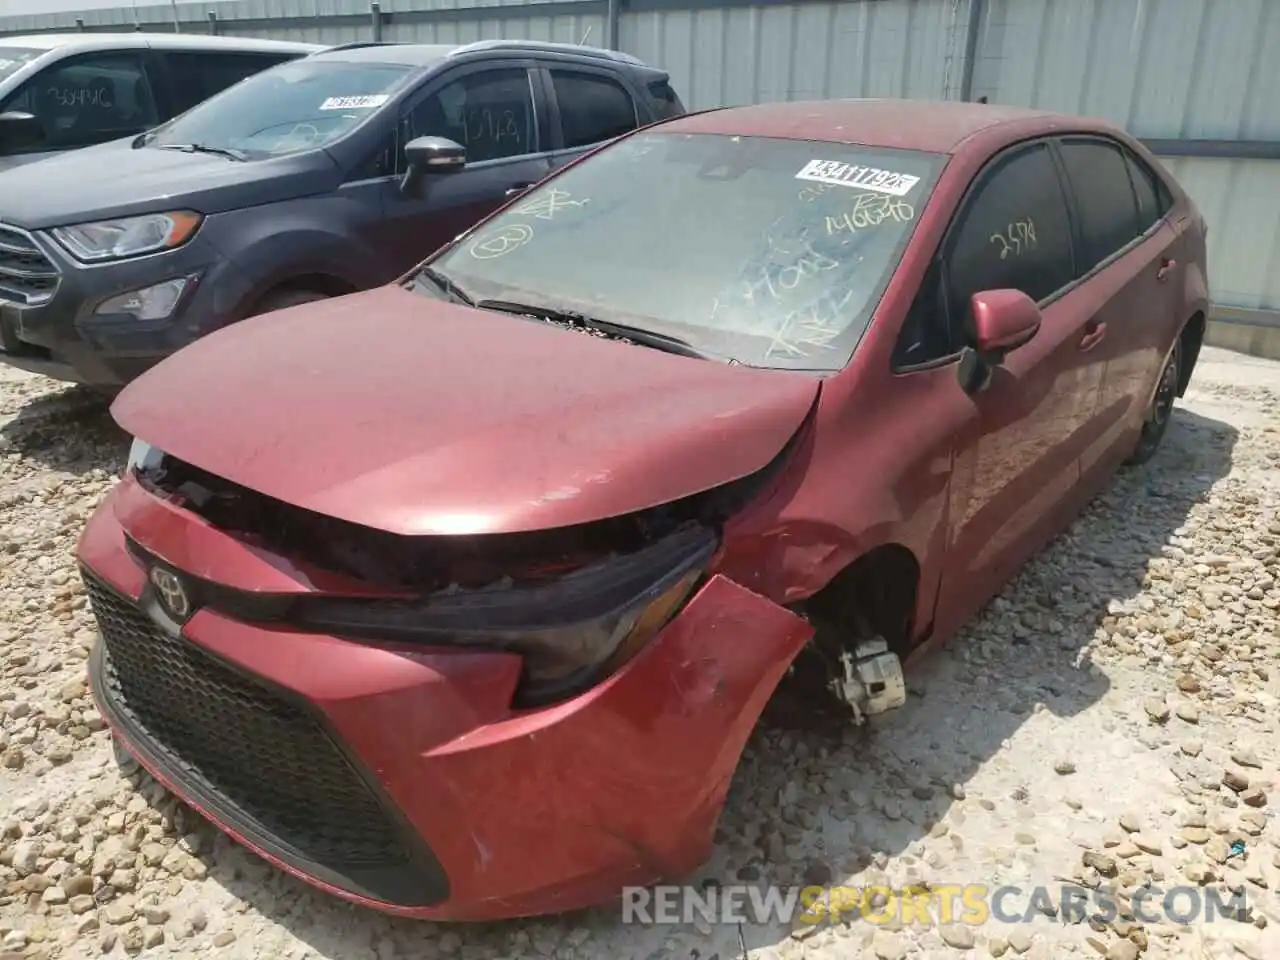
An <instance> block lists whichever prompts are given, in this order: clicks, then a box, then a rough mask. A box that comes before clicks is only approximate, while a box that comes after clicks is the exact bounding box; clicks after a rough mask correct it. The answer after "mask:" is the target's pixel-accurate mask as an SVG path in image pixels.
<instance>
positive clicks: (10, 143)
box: [0, 110, 44, 150]
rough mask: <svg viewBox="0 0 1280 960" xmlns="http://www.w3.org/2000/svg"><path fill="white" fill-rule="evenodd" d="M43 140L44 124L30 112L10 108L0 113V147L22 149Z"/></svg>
mask: <svg viewBox="0 0 1280 960" xmlns="http://www.w3.org/2000/svg"><path fill="white" fill-rule="evenodd" d="M43 141H44V124H42V123H41V122H40V120H39V119H38V118H37V117H36V116H34V115H33V114H30V113H25V112H23V111H20V110H11V111H9V112H7V113H0V148H2V149H5V150H23V149H25V148H27V147H34V146H37V145H39V144H40V143H42V142H43Z"/></svg>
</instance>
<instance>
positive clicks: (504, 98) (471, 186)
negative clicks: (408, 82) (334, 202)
mask: <svg viewBox="0 0 1280 960" xmlns="http://www.w3.org/2000/svg"><path fill="white" fill-rule="evenodd" d="M536 81H537V77H536V74H535V73H534V64H533V63H532V61H527V60H498V61H486V62H485V63H483V64H477V65H473V66H466V67H459V68H457V69H454V70H450V71H448V72H447V73H445V74H443V75H442V76H440V77H436V78H433V79H432V80H431V81H430V82H429V83H428V84H426V85H425V86H424V88H423V89H422V91H421V92H420V93H419V94H415V95H414V96H413V97H411V98H409V99H408V100H407V101H406V102H405V106H404V107H403V109H402V111H401V114H400V117H399V121H398V128H397V143H398V145H397V149H396V155H397V161H396V163H397V165H396V173H397V175H402V174H403V173H404V170H405V157H404V146H405V144H407V143H408V142H409V141H410V140H413V139H415V138H416V137H445V138H447V139H449V140H454V141H456V142H458V143H460V144H462V145H463V146H464V147H466V148H467V165H466V166H465V167H464V168H463V169H462V170H460V171H458V172H457V173H437V174H430V173H429V174H427V175H425V176H423V177H422V178H421V179H420V180H419V184H418V186H417V188H416V190H415V191H414V192H413V193H412V194H411V195H405V194H403V193H401V192H400V189H399V182H398V179H392V180H389V181H387V183H386V187H385V189H386V194H385V197H384V202H383V220H382V223H381V224H380V225H379V234H380V236H379V246H380V248H381V251H380V252H381V253H382V254H383V255H384V256H385V257H387V258H388V261H389V263H392V264H394V265H395V271H394V272H395V274H396V275H399V274H401V273H403V272H405V271H407V270H409V269H411V268H412V267H413V266H415V265H416V264H418V263H420V262H421V261H422V260H424V259H425V258H426V257H427V256H429V255H430V254H431V253H432V252H434V251H435V250H437V249H438V248H440V247H441V246H443V245H444V244H446V243H448V242H449V241H450V240H452V239H453V238H454V237H456V236H457V235H458V234H460V233H462V232H463V231H465V230H467V229H468V228H470V227H471V226H473V225H474V224H475V223H476V222H477V221H478V220H480V219H481V218H482V217H484V216H486V215H487V214H489V213H490V212H492V211H493V210H496V209H497V208H498V207H500V206H501V205H502V204H504V203H506V202H507V201H508V200H509V199H510V198H511V197H513V196H515V195H517V194H518V193H520V192H523V190H524V189H525V188H526V187H528V186H529V185H530V184H533V183H536V182H537V181H539V180H541V179H542V178H543V177H544V176H545V175H546V174H547V173H548V172H549V171H550V169H551V163H550V161H549V159H548V157H547V153H546V149H547V139H546V137H547V120H546V105H545V103H544V102H543V100H542V96H541V94H540V87H539V85H538V83H537V82H536Z"/></svg>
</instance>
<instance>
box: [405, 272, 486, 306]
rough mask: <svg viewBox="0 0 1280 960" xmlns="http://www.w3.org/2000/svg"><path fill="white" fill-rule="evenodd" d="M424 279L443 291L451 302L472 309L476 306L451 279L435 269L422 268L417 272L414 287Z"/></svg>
mask: <svg viewBox="0 0 1280 960" xmlns="http://www.w3.org/2000/svg"><path fill="white" fill-rule="evenodd" d="M424 278H425V279H427V280H430V281H431V282H432V283H434V284H435V285H436V286H437V287H439V288H440V289H441V290H443V291H444V292H445V293H446V294H447V295H448V296H449V297H450V298H452V299H453V300H456V301H457V302H458V303H461V304H465V305H466V306H468V307H474V306H475V305H476V303H475V301H474V300H472V299H471V297H469V296H468V295H467V294H465V293H463V292H462V288H461V287H459V286H458V285H457V284H456V283H454V282H453V281H452V280H451V279H449V278H448V277H446V276H445V275H444V274H443V273H441V272H440V271H439V270H437V269H436V268H435V267H423V268H422V269H421V270H419V271H418V275H417V276H416V277H414V278H413V283H414V286H417V284H418V280H420V279H424Z"/></svg>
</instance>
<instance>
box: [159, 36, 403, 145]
mask: <svg viewBox="0 0 1280 960" xmlns="http://www.w3.org/2000/svg"><path fill="white" fill-rule="evenodd" d="M409 72H410V68H409V67H406V66H402V65H399V64H387V63H349V62H344V61H341V60H323V59H322V60H312V59H309V58H304V59H301V60H294V61H291V62H289V63H285V64H281V65H280V66H277V67H272V68H271V69H269V70H264V71H262V72H261V73H256V74H254V75H253V76H251V77H248V78H247V79H245V80H242V81H241V82H240V83H237V84H235V85H234V86H232V87H228V88H227V89H226V90H224V91H223V92H222V93H219V94H218V95H216V96H214V97H213V98H212V99H210V100H206V101H205V102H204V103H202V104H199V105H197V106H195V107H192V108H191V109H190V110H188V111H187V112H186V113H184V114H182V115H181V116H180V117H177V118H176V119H174V120H172V121H170V122H169V123H167V124H165V125H164V126H162V127H160V128H159V129H158V130H156V131H155V132H154V133H153V134H152V135H151V136H150V137H149V138H148V140H147V145H148V146H154V147H166V146H189V145H192V144H195V145H197V146H199V147H202V148H205V149H210V148H212V149H215V150H227V151H234V152H236V153H239V154H242V155H244V156H246V157H249V158H252V159H261V158H264V157H278V156H282V155H284V154H288V153H299V152H301V151H303V150H312V149H315V148H316V147H322V146H324V145H325V144H327V143H329V142H330V141H332V140H335V139H337V138H338V137H340V136H341V135H342V134H344V133H346V132H347V131H348V130H350V129H351V128H352V127H354V126H355V125H356V124H358V123H360V122H361V121H362V120H364V119H365V118H366V117H368V116H369V115H370V113H371V112H372V111H374V110H376V109H377V108H378V107H380V106H382V104H384V103H386V101H387V100H388V99H389V98H390V96H391V94H392V93H394V92H395V91H396V90H397V89H398V88H399V87H400V85H401V84H403V83H404V82H405V81H406V80H407V79H408V76H409Z"/></svg>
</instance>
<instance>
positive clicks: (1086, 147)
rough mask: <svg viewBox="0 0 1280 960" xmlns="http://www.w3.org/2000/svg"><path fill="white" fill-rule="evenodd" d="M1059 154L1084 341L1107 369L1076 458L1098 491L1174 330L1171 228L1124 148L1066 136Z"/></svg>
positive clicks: (1122, 450) (1164, 208)
mask: <svg viewBox="0 0 1280 960" xmlns="http://www.w3.org/2000/svg"><path fill="white" fill-rule="evenodd" d="M1059 151H1060V154H1061V157H1062V164H1063V168H1064V170H1065V172H1066V177H1067V183H1068V189H1069V193H1070V194H1071V196H1072V200H1073V206H1074V208H1075V210H1076V214H1077V216H1076V220H1077V231H1076V236H1075V246H1076V263H1077V274H1078V280H1079V283H1080V291H1081V293H1082V294H1084V295H1085V297H1087V298H1088V300H1089V301H1091V302H1092V303H1093V305H1094V310H1095V313H1094V316H1093V319H1092V321H1091V323H1090V336H1091V337H1092V338H1093V342H1095V344H1096V345H1095V346H1094V347H1093V352H1094V353H1095V354H1096V356H1097V358H1098V361H1099V362H1100V363H1102V364H1103V365H1104V370H1103V374H1102V385H1101V391H1100V394H1099V406H1098V418H1099V424H1100V431H1099V435H1098V437H1097V439H1096V442H1095V443H1094V444H1092V445H1091V446H1090V447H1089V449H1087V450H1086V451H1085V452H1084V453H1083V454H1082V456H1081V470H1082V473H1083V479H1084V481H1085V483H1084V485H1085V487H1086V488H1088V489H1096V488H1097V487H1098V486H1099V485H1100V484H1102V483H1104V482H1105V480H1106V478H1107V477H1108V476H1109V475H1110V473H1111V472H1112V471H1113V470H1114V469H1115V468H1116V467H1117V466H1119V464H1120V461H1122V460H1123V459H1124V458H1125V457H1126V456H1127V455H1128V454H1129V452H1130V450H1131V449H1132V446H1133V444H1134V442H1135V441H1136V440H1137V435H1138V431H1139V430H1140V429H1141V426H1142V421H1143V418H1144V416H1145V415H1146V410H1147V404H1148V400H1149V399H1150V391H1151V390H1152V389H1153V388H1154V377H1155V376H1156V375H1157V374H1158V373H1159V371H1160V368H1161V365H1162V363H1163V360H1164V351H1165V349H1167V347H1168V346H1169V344H1170V343H1171V341H1172V338H1171V331H1172V330H1174V329H1176V323H1177V320H1178V317H1177V312H1178V308H1179V305H1180V304H1181V297H1180V290H1181V273H1180V269H1181V268H1180V265H1179V264H1178V263H1177V262H1176V257H1174V256H1173V255H1172V251H1171V247H1172V246H1173V245H1174V244H1175V241H1176V240H1177V230H1176V229H1175V227H1174V226H1173V224H1171V223H1169V222H1168V218H1167V216H1166V214H1167V213H1168V211H1169V205H1168V197H1167V194H1165V193H1164V192H1163V191H1161V190H1160V189H1159V188H1158V181H1157V180H1155V179H1154V174H1153V173H1152V171H1151V170H1150V169H1149V168H1147V167H1146V165H1145V164H1143V163H1142V162H1141V161H1140V160H1139V159H1138V158H1137V157H1136V156H1134V155H1133V154H1132V153H1131V152H1130V151H1129V150H1127V149H1126V148H1125V147H1124V146H1123V145H1122V144H1120V143H1118V142H1116V141H1114V140H1111V139H1110V138H1104V137H1096V136H1088V137H1086V136H1072V137H1063V138H1061V140H1060V142H1059Z"/></svg>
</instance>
